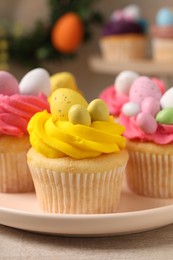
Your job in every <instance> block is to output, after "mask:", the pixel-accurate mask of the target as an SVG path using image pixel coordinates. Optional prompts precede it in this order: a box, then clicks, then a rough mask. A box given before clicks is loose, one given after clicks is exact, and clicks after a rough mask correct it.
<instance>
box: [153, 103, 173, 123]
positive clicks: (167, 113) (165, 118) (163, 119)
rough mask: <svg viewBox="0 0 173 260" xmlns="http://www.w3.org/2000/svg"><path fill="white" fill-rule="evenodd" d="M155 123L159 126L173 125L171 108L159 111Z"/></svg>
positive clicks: (172, 109)
mask: <svg viewBox="0 0 173 260" xmlns="http://www.w3.org/2000/svg"><path fill="white" fill-rule="evenodd" d="M156 121H157V122H159V123H161V124H168V125H171V124H173V107H168V108H164V109H163V110H161V111H160V112H159V113H158V114H157V116H156Z"/></svg>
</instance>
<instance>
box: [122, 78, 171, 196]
mask: <svg viewBox="0 0 173 260" xmlns="http://www.w3.org/2000/svg"><path fill="white" fill-rule="evenodd" d="M160 86H161V88H159V87H158V85H156V84H155V83H154V82H153V81H152V80H151V79H149V78H148V77H144V76H143V77H139V78H138V79H137V80H136V81H134V83H133V84H132V87H131V89H130V92H129V103H126V104H125V105H124V106H123V108H122V113H121V115H120V123H121V124H123V125H124V126H125V128H126V131H125V133H124V136H125V137H126V138H127V139H128V141H127V149H128V152H129V156H130V157H129V162H128V165H127V168H126V175H127V182H128V185H129V187H130V188H131V189H132V190H133V191H134V192H136V193H138V194H141V195H144V196H148V197H155V198H173V167H172V162H173V120H172V118H173V105H172V104H173V88H170V89H168V90H167V91H166V92H165V89H164V88H163V85H160Z"/></svg>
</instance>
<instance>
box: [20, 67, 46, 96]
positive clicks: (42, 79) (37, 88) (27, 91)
mask: <svg viewBox="0 0 173 260" xmlns="http://www.w3.org/2000/svg"><path fill="white" fill-rule="evenodd" d="M19 89H20V93H21V94H23V95H37V94H38V93H39V92H43V93H44V94H45V95H46V96H49V94H50V90H51V84H50V75H49V73H48V72H47V70H45V69H43V68H36V69H33V70H31V71H29V72H28V73H27V74H25V75H24V77H23V78H22V79H21V81H20V84H19Z"/></svg>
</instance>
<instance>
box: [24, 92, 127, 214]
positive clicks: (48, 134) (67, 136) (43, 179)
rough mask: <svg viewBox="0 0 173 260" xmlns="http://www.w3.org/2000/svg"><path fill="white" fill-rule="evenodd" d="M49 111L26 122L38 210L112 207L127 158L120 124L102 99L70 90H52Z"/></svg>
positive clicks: (103, 210)
mask: <svg viewBox="0 0 173 260" xmlns="http://www.w3.org/2000/svg"><path fill="white" fill-rule="evenodd" d="M50 110H51V113H48V112H46V111H43V112H39V113H36V114H35V115H34V116H33V117H32V118H31V120H30V122H29V124H28V131H29V134H30V142H31V145H32V148H31V149H29V151H28V154H27V161H28V165H29V168H30V172H31V175H32V178H33V181H34V185H35V190H36V195H37V199H38V202H39V205H40V208H41V210H42V211H43V212H47V213H65V214H99V213H111V212H116V211H117V208H118V205H119V200H120V195H121V187H122V181H123V176H124V169H125V166H126V163H127V160H128V153H127V151H126V149H125V138H124V137H123V136H122V134H123V132H124V130H125V129H124V127H123V126H121V125H119V124H116V123H114V121H113V118H112V117H111V116H109V111H108V108H107V106H106V104H105V103H104V101H103V100H101V99H96V100H93V101H91V102H90V103H89V104H88V103H87V101H86V100H85V99H84V97H83V96H82V95H81V94H79V93H78V92H76V91H75V90H72V89H67V88H64V89H63V88H60V89H57V90H56V91H54V92H53V94H52V96H51V100H50Z"/></svg>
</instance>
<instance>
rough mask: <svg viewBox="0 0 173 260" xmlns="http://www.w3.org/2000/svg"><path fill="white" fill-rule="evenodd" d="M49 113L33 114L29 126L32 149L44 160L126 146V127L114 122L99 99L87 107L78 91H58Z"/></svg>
mask: <svg viewBox="0 0 173 260" xmlns="http://www.w3.org/2000/svg"><path fill="white" fill-rule="evenodd" d="M50 111H51V113H48V112H47V111H43V112H38V113H36V114H35V115H34V116H33V117H32V118H31V120H30V122H29V124H28V132H29V134H30V142H31V144H32V146H33V147H34V148H35V149H36V150H37V151H38V152H39V153H41V154H42V155H44V156H45V157H47V158H59V157H65V156H70V157H72V158H74V159H84V158H93V157H97V156H99V155H101V154H103V153H105V154H106V153H118V152H119V151H120V150H121V149H123V148H124V147H125V138H124V137H123V136H122V134H123V132H124V130H125V128H124V127H123V126H121V125H120V124H116V123H114V121H113V118H112V117H111V116H110V115H109V111H108V108H107V106H106V104H105V103H104V101H103V100H101V99H95V100H93V101H91V102H90V103H89V104H88V102H87V101H86V100H85V99H84V97H83V96H82V95H81V94H80V93H78V92H77V91H75V90H73V89H67V88H60V89H57V90H56V91H54V92H53V94H52V96H51V99H50Z"/></svg>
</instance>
